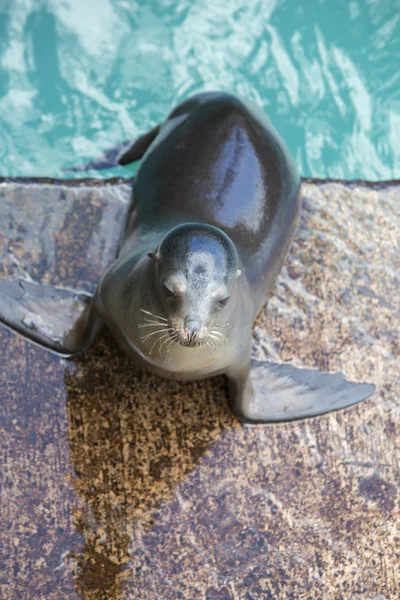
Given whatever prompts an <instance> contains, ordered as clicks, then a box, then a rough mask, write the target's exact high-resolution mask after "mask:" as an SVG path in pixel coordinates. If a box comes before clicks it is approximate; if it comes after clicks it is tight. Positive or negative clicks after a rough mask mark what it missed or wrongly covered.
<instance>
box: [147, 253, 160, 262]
mask: <svg viewBox="0 0 400 600" xmlns="http://www.w3.org/2000/svg"><path fill="white" fill-rule="evenodd" d="M147 256H148V257H149V258H151V260H159V258H160V256H159V254H158V253H157V251H156V252H149V253H148V254H147Z"/></svg>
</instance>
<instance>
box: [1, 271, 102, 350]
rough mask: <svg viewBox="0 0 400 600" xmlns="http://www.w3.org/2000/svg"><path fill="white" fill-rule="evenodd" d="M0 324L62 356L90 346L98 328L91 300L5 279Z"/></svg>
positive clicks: (26, 282) (45, 287)
mask: <svg viewBox="0 0 400 600" xmlns="http://www.w3.org/2000/svg"><path fill="white" fill-rule="evenodd" d="M0 322H2V323H4V324H5V325H7V326H8V327H10V328H11V329H14V330H15V331H18V333H20V334H22V335H24V336H26V337H27V338H29V339H31V340H32V341H33V342H36V343H37V344H40V345H42V346H45V347H47V348H48V349H50V350H52V351H53V352H57V353H58V354H63V355H66V356H71V355H73V354H78V353H79V352H82V351H83V350H85V349H86V348H87V347H88V346H90V345H91V344H92V343H93V341H94V339H95V337H96V335H97V334H98V333H99V331H100V329H101V326H102V322H101V320H100V319H99V317H98V316H97V315H96V313H95V311H94V308H93V307H92V297H91V296H89V295H87V294H82V293H76V292H73V291H69V290H64V289H60V288H56V287H53V286H50V285H42V284H37V283H33V282H30V281H25V280H23V279H7V278H0Z"/></svg>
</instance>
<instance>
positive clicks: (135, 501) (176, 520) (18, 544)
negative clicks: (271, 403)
mask: <svg viewBox="0 0 400 600" xmlns="http://www.w3.org/2000/svg"><path fill="white" fill-rule="evenodd" d="M303 196H304V201H303V213H302V219H301V223H300V226H299V229H298V231H297V234H296V237H295V240H294V242H293V244H292V247H291V251H290V254H289V256H288V258H287V260H286V263H285V266H284V268H283V270H282V272H281V274H280V276H279V278H278V281H277V285H276V288H275V292H274V294H273V296H272V297H271V298H270V300H269V302H268V304H267V306H266V307H265V309H264V310H263V312H262V313H261V314H260V316H259V318H258V320H257V322H256V324H255V327H254V349H253V350H254V352H253V354H254V357H255V358H258V359H260V360H262V359H265V358H266V357H267V358H270V359H271V360H274V361H278V362H279V361H290V362H292V363H293V364H295V365H298V366H307V367H311V368H319V369H321V370H324V371H331V372H336V371H338V370H340V371H342V372H343V373H344V374H345V376H346V377H347V378H348V379H351V380H354V381H362V382H369V383H374V384H375V385H376V393H375V394H374V396H373V397H372V398H371V399H369V400H368V401H367V402H365V403H363V404H360V405H357V406H355V407H352V408H350V409H348V410H345V411H342V412H338V413H331V414H329V415H325V416H323V417H320V418H315V419H309V420H306V421H300V422H292V423H287V424H277V425H271V426H267V427H242V426H241V425H240V424H239V422H237V421H236V420H235V418H234V417H233V416H232V415H231V413H230V411H229V409H228V407H227V399H226V389H225V383H224V380H223V378H216V379H213V380H207V381H203V382H189V383H177V382H173V381H164V380H160V379H158V378H156V377H154V376H150V375H149V374H148V373H144V372H140V371H138V370H137V369H136V368H135V367H134V366H133V365H132V363H131V362H130V361H129V359H128V358H127V357H125V356H124V355H123V353H122V352H121V351H120V350H119V349H118V348H117V347H116V346H115V344H114V342H113V341H112V340H111V339H110V338H109V336H108V335H107V334H106V333H105V334H104V335H103V336H102V337H101V338H100V339H99V341H98V342H97V343H96V345H95V347H94V348H93V349H91V350H90V351H89V352H87V353H86V354H84V355H83V356H80V357H78V358H77V359H74V360H68V361H66V360H64V359H60V358H59V357H57V356H54V355H52V354H50V353H49V352H47V351H46V350H44V349H41V348H39V347H36V346H35V345H33V344H31V343H29V342H27V341H25V340H24V339H23V338H22V337H20V336H18V335H15V334H14V333H12V332H10V331H8V330H7V329H5V328H4V327H1V328H0V447H1V450H0V465H1V469H0V486H1V493H0V528H1V535H0V597H1V598H4V600H11V599H12V600H14V599H16V598H29V599H30V600H35V599H43V598H46V599H49V600H53V599H54V600H60V599H63V600H64V599H65V600H70V599H71V600H72V599H75V598H76V599H77V598H85V599H96V600H100V599H105V600H112V599H117V598H121V599H122V598H123V599H126V598H128V599H131V598H138V599H140V600H156V599H157V600H158V599H161V598H162V599H163V600H168V599H171V600H175V599H178V598H182V599H188V600H192V599H193V598H196V599H197V598H199V599H204V600H214V599H215V600H228V599H235V600H239V599H240V600H252V599H263V600H264V599H274V600H275V599H277V598H279V599H280V600H289V599H291V600H302V599H310V600H317V599H321V600H330V599H332V600H341V599H343V600H361V599H363V600H389V599H390V600H392V599H394V598H397V596H398V594H399V590H400V568H399V565H400V550H399V548H400V525H399V523H400V515H399V508H400V490H399V481H400V376H399V374H400V344H399V321H400V251H399V250H400V233H399V232H400V183H396V182H391V183H390V182H389V183H387V184H364V183H362V182H359V183H348V184H346V183H341V182H329V181H327V182H324V181H305V182H304V183H303ZM128 203H129V182H126V181H121V180H114V181H111V182H94V181H83V182H82V181H80V182H76V183H74V182H62V183H57V182H52V181H50V180H42V181H40V182H27V181H3V182H0V257H1V261H0V275H10V274H15V275H18V276H21V275H23V276H31V277H32V278H33V279H35V280H39V281H43V282H46V283H54V284H57V285H64V286H66V287H68V286H72V285H78V286H79V287H80V289H82V290H84V291H92V290H93V289H94V287H95V285H96V282H97V279H98V277H99V276H100V274H101V273H102V271H103V270H104V269H105V267H106V266H107V264H109V263H110V261H112V259H113V256H114V254H115V251H116V247H117V244H118V235H119V228H120V223H121V221H122V220H123V216H124V214H125V213H126V210H127V207H128ZM105 232H107V234H106V235H105ZM105 240H107V243H105Z"/></svg>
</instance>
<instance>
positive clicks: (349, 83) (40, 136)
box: [0, 0, 400, 180]
mask: <svg viewBox="0 0 400 600" xmlns="http://www.w3.org/2000/svg"><path fill="white" fill-rule="evenodd" d="M399 59H400V0H364V1H361V0H359V1H357V0H351V1H347V0H303V1H299V0H226V1H224V2H222V1H221V2H217V1H216V0H158V1H156V0H147V1H144V0H142V1H140V2H139V1H137V2H136V1H130V0H62V1H61V0H48V1H47V2H45V1H43V2H41V1H40V0H36V1H34V0H13V1H8V0H0V65H1V67H0V140H1V144H0V175H2V176H18V175H27V176H53V177H57V176H66V174H65V173H63V171H62V169H63V167H65V166H67V165H71V164H79V163H80V162H83V161H86V160H88V159H91V158H94V157H96V156H98V154H99V153H101V151H102V150H104V149H106V148H108V147H110V145H114V144H117V143H119V142H121V141H123V140H125V139H127V138H133V137H135V136H136V135H137V134H138V133H140V132H143V131H144V130H147V129H148V128H150V127H151V126H152V125H154V124H155V123H156V122H158V121H159V120H161V119H163V118H164V117H165V115H166V113H167V112H168V110H169V109H170V108H171V106H172V105H173V104H175V103H176V102H179V101H180V100H182V99H183V98H185V97H187V96H189V95H190V94H193V93H196V92H199V91H202V90H211V89H224V90H229V91H232V92H236V93H238V94H240V95H242V96H245V97H248V98H251V99H252V100H254V101H255V102H257V103H259V104H260V105H261V106H262V107H263V108H264V109H265V111H266V112H267V113H268V114H269V116H270V118H271V119H272V121H273V123H274V124H275V126H276V127H277V129H278V130H279V131H280V133H281V134H282V136H283V137H284V139H285V140H286V141H287V143H288V145H289V147H290V149H291V151H292V153H293V155H294V157H295V159H296V162H297V165H298V167H299V170H300V172H301V174H302V175H304V176H314V177H338V178H346V179H355V178H363V179H373V180H376V179H391V178H400V152H399V145H400V70H399V62H400V61H399ZM131 172H132V171H129V169H127V168H125V169H123V168H119V169H114V170H113V171H112V173H113V174H121V175H130V174H131ZM92 174H93V173H92ZM110 174H111V172H110V171H103V172H102V173H101V176H108V175H110ZM97 175H99V174H97Z"/></svg>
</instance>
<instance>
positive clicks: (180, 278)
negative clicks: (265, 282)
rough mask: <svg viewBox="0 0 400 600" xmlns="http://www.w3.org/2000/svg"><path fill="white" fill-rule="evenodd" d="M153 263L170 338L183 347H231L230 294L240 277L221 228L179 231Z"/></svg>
mask: <svg viewBox="0 0 400 600" xmlns="http://www.w3.org/2000/svg"><path fill="white" fill-rule="evenodd" d="M149 256H150V258H151V259H153V260H154V261H155V265H156V268H155V278H156V281H155V285H156V288H157V291H158V294H159V297H160V300H161V302H162V304H163V307H164V310H165V316H166V317H167V318H168V323H169V327H170V335H171V337H172V338H173V339H174V340H175V341H176V342H177V343H178V344H181V345H183V346H189V347H196V346H202V345H204V344H209V345H210V346H213V345H215V344H223V343H224V342H225V341H226V336H225V333H226V331H225V333H224V328H225V327H227V326H228V324H229V323H228V318H229V314H230V312H231V311H230V304H233V300H232V299H231V294H232V291H233V287H234V285H235V281H236V279H237V277H238V276H239V275H240V273H241V271H240V269H239V261H238V255H237V252H236V248H235V246H234V244H233V242H232V240H231V239H230V238H229V237H228V236H227V235H226V234H225V233H224V232H223V231H222V230H220V229H218V228H217V227H212V226H210V225H205V224H200V223H186V224H184V225H178V226H177V227H174V228H173V229H172V230H171V231H170V232H169V233H168V234H167V235H166V236H165V237H164V239H163V240H162V241H161V243H160V244H159V246H158V248H157V250H156V251H155V252H154V253H151V254H150V255H149Z"/></svg>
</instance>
